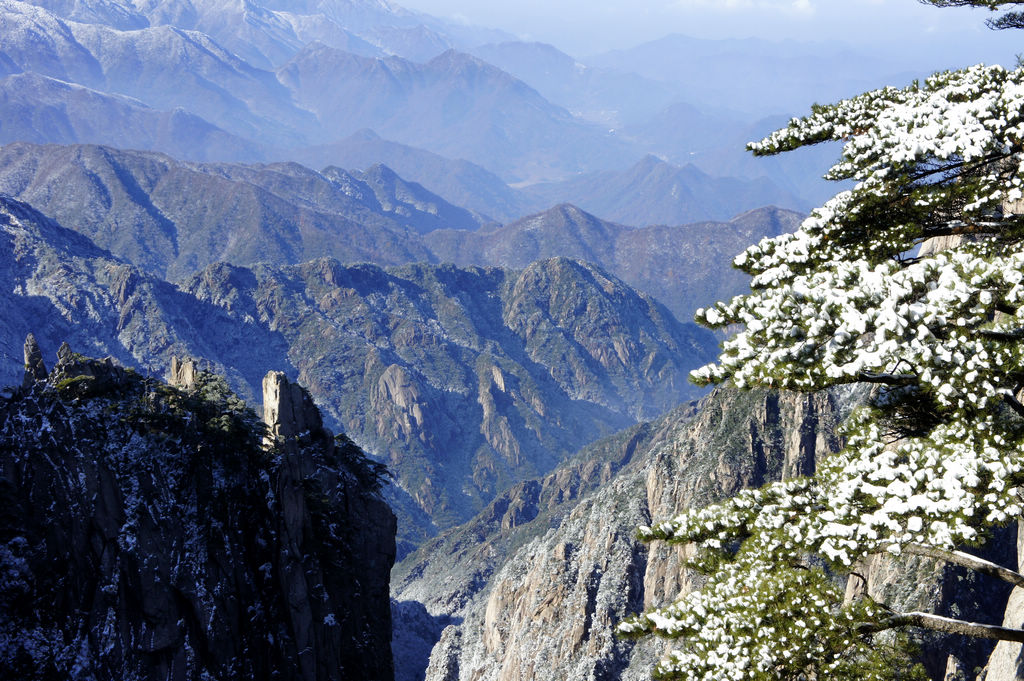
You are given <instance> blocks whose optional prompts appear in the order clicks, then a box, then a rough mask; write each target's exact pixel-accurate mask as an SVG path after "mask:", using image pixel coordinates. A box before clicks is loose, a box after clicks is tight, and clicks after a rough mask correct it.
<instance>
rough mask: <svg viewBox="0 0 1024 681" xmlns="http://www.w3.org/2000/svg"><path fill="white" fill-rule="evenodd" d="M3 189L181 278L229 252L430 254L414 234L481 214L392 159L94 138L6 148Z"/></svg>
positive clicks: (232, 255) (465, 224)
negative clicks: (248, 154)
mask: <svg viewBox="0 0 1024 681" xmlns="http://www.w3.org/2000/svg"><path fill="white" fill-rule="evenodd" d="M367 180H369V182H368V181H367ZM69 188H74V191H73V192H72V193H71V194H70V195H69V194H68V189H69ZM0 192H4V193H6V194H9V195H11V196H14V197H16V198H20V199H21V200H23V201H26V202H29V203H32V204H33V205H34V206H36V207H38V208H39V209H40V210H42V211H44V212H45V213H47V214H48V215H50V216H51V217H53V218H54V219H56V220H58V221H59V222H60V223H61V224H64V225H68V226H70V227H72V228H74V229H75V230H77V231H80V232H82V233H83V234H85V235H86V236H88V237H89V238H91V239H93V240H94V241H96V243H97V244H99V245H100V246H102V247H104V248H108V249H110V250H111V251H112V252H113V253H115V254H117V255H119V256H121V257H123V258H126V259H128V260H130V261H132V262H134V263H136V264H138V265H139V266H142V267H146V268H147V269H150V270H151V271H153V272H155V273H157V274H159V275H161V276H167V277H170V278H172V279H175V278H179V277H181V276H184V275H187V274H191V273H193V272H195V271H198V270H200V269H202V268H203V267H205V266H207V265H209V264H211V263H213V262H216V261H218V260H226V261H229V262H235V263H238V264H251V263H255V262H261V261H265V262H277V263H296V262H301V261H303V260H308V259H311V258H314V257H319V256H322V255H325V254H328V255H333V256H335V257H338V258H340V259H342V260H346V261H350V262H351V261H356V262H358V261H366V260H369V261H375V262H382V263H384V264H396V263H401V262H410V261H415V260H430V259H431V255H430V252H429V251H428V250H427V249H426V248H425V247H424V246H422V245H421V244H419V243H418V242H417V240H416V239H415V238H413V239H409V238H408V236H409V234H410V233H412V234H418V233H420V232H423V231H428V230H430V229H434V228H437V227H438V226H441V225H443V226H445V227H455V228H461V229H470V228H474V227H476V226H479V224H480V219H479V218H476V217H474V216H473V215H472V214H471V213H469V212H468V211H465V210H463V209H460V208H456V207H455V206H452V205H450V204H448V203H447V202H445V201H444V200H443V199H441V198H439V197H437V196H433V195H431V194H429V193H428V192H426V190H423V189H422V188H421V187H420V188H417V187H416V186H415V185H411V184H408V183H405V182H404V181H402V180H401V179H400V178H397V177H396V176H394V174H393V173H390V172H389V171H386V170H384V169H383V168H377V169H376V170H372V171H371V172H370V173H369V174H360V175H353V174H350V173H347V172H345V171H343V170H340V169H336V168H335V169H330V170H329V171H328V172H326V173H325V174H321V173H316V172H314V171H312V170H309V169H307V168H304V167H302V166H300V165H298V164H294V163H292V164H271V165H235V164H196V163H185V162H181V161H176V160H174V159H172V158H170V157H168V156H164V155H162V154H156V153H152V152H133V151H122V150H117V149H111V148H109V147H98V146H89V145H85V146H70V147H60V146H36V145H28V144H9V145H5V146H3V147H0Z"/></svg>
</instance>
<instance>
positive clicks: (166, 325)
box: [0, 197, 715, 551]
mask: <svg viewBox="0 0 1024 681" xmlns="http://www.w3.org/2000/svg"><path fill="white" fill-rule="evenodd" d="M0 205H2V207H3V211H2V212H3V215H4V231H3V236H4V238H5V240H6V241H7V245H6V247H5V249H4V252H5V253H7V254H8V256H7V257H8V262H7V263H6V264H5V265H4V267H3V272H4V275H5V277H6V279H7V281H6V284H5V286H4V291H5V292H7V293H5V296H6V297H7V300H6V302H5V303H4V305H3V308H4V310H5V311H6V312H5V316H6V317H7V318H6V319H4V322H5V323H4V325H3V330H4V334H5V337H4V338H3V339H2V345H3V347H4V348H7V350H5V353H7V354H8V355H12V354H13V352H14V350H13V348H15V347H16V343H17V338H18V336H22V337H23V336H24V335H25V334H27V333H29V332H35V333H36V335H37V337H38V338H39V343H40V345H41V346H42V347H43V348H44V349H47V348H52V347H53V346H54V344H55V343H57V342H58V339H64V340H67V339H69V340H71V341H72V342H75V343H76V344H78V346H79V347H82V348H83V349H86V350H88V351H89V352H92V353H95V354H105V355H112V356H113V357H115V358H117V359H118V360H119V361H121V362H122V363H124V364H126V365H128V366H139V367H141V368H150V369H152V368H157V367H163V366H166V365H167V364H168V363H169V361H170V358H171V357H172V356H195V357H202V358H204V359H205V360H206V361H208V362H210V363H211V366H212V367H215V368H217V369H218V370H219V371H220V372H222V373H224V374H225V375H227V377H228V379H229V380H230V381H231V382H232V384H233V385H235V386H236V388H237V389H238V390H239V391H240V392H241V394H242V395H243V396H253V395H259V380H260V377H261V376H262V374H263V373H265V371H266V370H267V367H268V366H274V367H278V368H280V369H282V370H285V371H287V372H290V373H291V375H292V376H296V377H298V379H299V380H300V381H301V382H302V383H303V384H304V385H306V386H308V387H309V389H310V392H311V394H312V395H313V396H314V398H315V399H316V400H317V401H318V403H319V404H321V405H322V407H323V409H324V412H325V415H326V417H327V418H328V421H329V422H330V423H331V424H334V425H337V426H341V427H343V428H344V430H345V432H347V433H350V434H351V436H352V437H353V438H354V439H355V440H356V441H357V442H359V443H360V444H362V445H363V446H364V447H366V449H367V451H369V452H371V453H372V454H374V455H375V456H377V457H379V458H380V459H382V460H385V461H387V462H389V464H390V465H391V466H392V468H393V470H394V471H395V473H396V476H397V483H398V484H397V486H396V487H394V488H393V495H394V498H393V502H394V504H395V506H396V510H397V511H398V512H399V513H400V516H401V517H402V520H403V522H402V530H401V532H400V538H401V539H402V542H403V544H402V546H403V551H407V550H409V549H410V548H412V547H413V546H415V545H416V544H418V543H419V542H420V541H422V540H423V539H424V538H426V537H428V536H430V535H431V534H433V533H434V532H436V530H437V528H444V527H450V526H451V525H453V524H455V523H457V522H461V521H463V520H465V519H468V518H469V517H470V516H471V515H472V514H473V513H475V512H476V511H477V510H479V508H481V507H482V506H483V505H484V504H486V503H488V502H489V500H490V499H491V498H492V497H493V496H494V495H495V494H497V493H498V492H499V491H501V490H502V489H504V488H505V487H507V486H508V485H509V484H512V483H514V482H515V481H517V480H519V479H522V478H523V477H527V476H530V475H536V474H538V473H543V472H544V471H546V470H549V469H550V468H551V467H552V466H554V465H556V464H557V463H558V462H559V461H561V460H562V459H564V458H565V457H567V456H569V455H570V454H572V453H573V452H574V451H576V450H577V449H578V448H579V447H581V446H583V445H584V444H586V443H587V442H589V441H590V440H592V439H593V438H594V437H596V436H598V435H600V434H602V433H610V432H612V431H614V430H617V429H619V428H621V427H624V426H625V425H628V424H629V423H631V422H633V421H635V420H636V419H639V418H645V417H647V416H650V415H653V414H656V413H659V412H661V411H664V410H665V409H667V408H669V407H671V406H672V405H673V404H675V403H677V402H678V401H680V400H683V399H685V398H687V397H690V396H693V395H694V394H695V392H694V390H695V389H694V388H693V387H692V386H689V385H688V384H687V382H686V375H687V373H688V371H689V370H690V369H693V368H695V367H696V366H699V365H700V364H702V363H704V362H706V361H707V360H708V359H709V358H710V356H711V353H712V352H713V347H714V345H715V342H714V340H713V338H712V337H711V336H710V334H708V333H707V332H705V331H703V330H700V329H698V328H696V327H694V326H693V325H692V324H681V323H680V322H678V321H676V319H675V318H674V316H673V315H672V314H671V313H670V312H669V311H668V310H667V309H666V308H665V307H664V306H662V305H660V304H658V303H657V302H655V301H654V300H653V299H651V298H649V297H646V296H644V295H643V294H640V293H638V292H637V291H635V290H633V289H631V288H630V287H628V286H627V285H626V284H625V283H623V282H621V281H619V280H617V279H615V278H614V277H613V276H612V275H610V274H608V273H606V272H603V271H602V270H600V269H598V268H596V267H595V266H593V265H589V264H585V263H582V262H580V261H575V260H569V259H565V258H554V259H549V260H540V261H538V262H535V263H533V264H531V265H529V266H528V267H526V268H525V269H522V270H506V269H498V268H489V269H481V268H477V267H468V268H458V267H455V266H451V265H445V266H436V265H408V266H404V267H402V268H398V269H387V270H385V269H381V268H380V267H378V266H375V265H342V264H341V263H340V262H338V261H337V260H333V259H326V258H320V259H317V260H313V261H309V262H306V263H304V264H301V265H282V266H275V265H267V264H262V265H255V266H253V267H251V268H243V267H239V266H233V265H227V264H223V263H217V264H213V265H210V266H208V267H206V268H205V269H203V270H202V271H200V272H198V273H197V274H195V275H192V276H191V277H188V278H186V279H184V280H183V281H182V282H180V283H179V284H178V285H177V286H175V285H172V284H170V283H167V282H166V281H164V280H162V279H160V278H159V277H157V276H155V275H153V274H150V273H147V272H145V271H141V270H140V269H139V268H137V267H136V266H135V265H132V264H130V263H128V262H126V261H124V260H121V259H119V258H117V257H116V256H114V255H113V254H111V253H110V252H108V251H104V250H102V249H101V248H99V247H97V246H96V245H94V244H93V243H92V242H91V241H89V240H88V239H87V238H85V237H84V236H82V235H81V234H79V233H76V232H72V231H70V230H66V229H64V228H63V227H61V226H60V225H58V224H56V223H55V222H53V221H52V220H50V219H48V218H45V217H44V216H42V215H41V214H39V213H38V212H36V211H34V210H33V209H31V208H30V207H28V206H27V205H25V204H23V203H19V202H15V201H13V200H10V199H3V198H2V197H0ZM10 378H13V377H10ZM9 380H10V379H9Z"/></svg>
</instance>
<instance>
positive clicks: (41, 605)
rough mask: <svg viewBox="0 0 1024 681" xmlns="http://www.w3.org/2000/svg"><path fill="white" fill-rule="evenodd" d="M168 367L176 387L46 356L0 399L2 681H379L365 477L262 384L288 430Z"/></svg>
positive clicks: (373, 544) (383, 667) (377, 525)
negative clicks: (7, 679)
mask: <svg viewBox="0 0 1024 681" xmlns="http://www.w3.org/2000/svg"><path fill="white" fill-rule="evenodd" d="M31 345H32V344H31V343H27V344H26V351H28V352H31ZM190 366H191V367H192V368H190V369H185V367H190ZM176 369H177V371H176V372H175V378H176V383H177V384H178V385H179V386H180V387H174V386H169V385H166V384H164V383H162V382H160V381H157V380H154V379H147V378H143V377H141V376H140V375H139V374H137V373H135V372H134V371H132V370H126V369H124V368H122V367H120V366H118V365H116V364H115V363H114V362H112V361H111V360H109V359H108V360H104V361H97V360H90V359H87V358H85V357H83V356H81V355H78V354H76V353H74V352H72V351H71V350H70V349H69V348H68V347H67V346H63V347H62V348H61V351H60V353H59V355H58V359H57V362H56V364H55V365H54V368H53V370H52V371H51V372H50V373H49V375H48V376H47V377H46V378H45V379H42V380H33V381H32V382H31V384H26V385H25V386H24V387H21V388H16V389H13V390H12V391H10V392H8V394H7V395H6V396H4V397H2V398H0V507H2V509H3V511H2V514H0V566H2V570H0V575H2V577H0V604H2V607H0V668H2V669H4V670H5V674H10V675H12V676H11V678H22V679H36V678H38V679H43V678H47V679H48V678H117V679H128V680H134V679H139V680H141V679H153V680H156V679H161V680H164V679H175V680H177V679H183V680H184V679H199V678H274V677H275V676H279V675H280V676H283V677H286V678H293V679H302V680H303V681H328V680H330V679H339V680H340V679H353V678H359V679H367V680H373V679H379V680H385V681H387V680H390V679H391V678H392V677H393V672H392V665H391V656H390V654H389V651H390V638H391V631H390V629H391V627H390V609H389V598H388V572H389V570H390V567H391V563H392V562H393V559H394V555H395V544H394V533H395V520H394V516H393V515H392V514H391V512H390V510H389V509H388V507H387V505H386V504H385V503H384V501H383V500H382V499H381V497H380V493H379V490H380V485H381V482H382V481H381V479H380V476H381V475H382V471H381V469H380V467H379V466H377V465H375V464H372V463H371V462H370V461H368V460H367V459H366V458H365V457H364V455H363V454H362V452H361V451H359V450H358V448H356V447H355V446H354V445H353V444H352V443H351V442H350V441H348V440H347V439H346V438H344V437H343V436H340V437H338V438H335V437H333V436H332V435H331V433H330V432H329V431H326V430H325V429H323V428H322V426H318V424H319V415H318V414H316V413H315V407H314V408H313V410H312V411H305V410H306V408H307V407H308V406H309V405H310V404H311V402H310V400H309V397H308V394H306V393H305V391H303V390H302V389H301V388H299V387H298V386H295V385H294V384H291V383H289V382H287V381H286V380H282V378H281V376H280V375H272V376H271V377H268V383H270V384H272V385H273V386H274V387H275V388H277V389H279V390H278V395H279V398H278V401H277V405H276V406H277V409H276V411H275V412H273V413H276V414H284V413H288V414H296V413H301V414H303V415H304V417H305V418H306V419H307V421H306V422H305V425H308V426H309V427H307V428H305V429H303V430H302V431H301V432H297V433H296V432H293V431H294V425H295V422H294V421H293V420H291V421H282V420H281V419H280V418H276V417H274V416H273V415H272V416H271V417H270V418H269V419H268V420H267V422H266V423H265V424H264V423H261V422H260V421H259V420H258V418H257V417H256V415H255V413H253V412H252V411H251V410H249V409H247V408H246V407H245V405H244V403H242V402H241V401H240V400H238V398H236V397H235V396H234V395H233V394H232V393H231V392H230V391H229V390H228V389H227V387H226V385H225V384H224V382H223V381H222V380H220V379H218V378H216V377H215V376H213V375H212V374H209V373H206V372H201V371H200V372H197V371H195V370H194V366H193V365H191V363H190V362H182V363H177V365H176ZM31 371H32V368H30V369H29V370H28V371H27V372H26V373H27V375H32V376H33V378H34V374H32V373H31ZM183 378H186V379H187V380H182V379H183ZM264 433H266V434H267V435H266V438H267V439H266V441H265V440H264Z"/></svg>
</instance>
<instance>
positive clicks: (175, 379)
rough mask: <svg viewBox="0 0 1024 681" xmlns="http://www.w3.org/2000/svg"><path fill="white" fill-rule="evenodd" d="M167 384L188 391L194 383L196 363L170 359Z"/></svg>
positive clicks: (175, 358) (187, 360)
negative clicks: (169, 373)
mask: <svg viewBox="0 0 1024 681" xmlns="http://www.w3.org/2000/svg"><path fill="white" fill-rule="evenodd" d="M168 383H170V384H171V385H173V386H174V387H175V388H180V389H181V390H188V389H189V388H191V387H192V386H194V385H195V383H196V363H195V362H194V361H193V360H191V359H188V358H186V359H182V360H179V359H178V358H177V357H171V375H170V377H169V379H168Z"/></svg>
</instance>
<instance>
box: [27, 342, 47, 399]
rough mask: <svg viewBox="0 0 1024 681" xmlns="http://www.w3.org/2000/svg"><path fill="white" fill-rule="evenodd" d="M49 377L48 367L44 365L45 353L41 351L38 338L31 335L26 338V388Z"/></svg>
mask: <svg viewBox="0 0 1024 681" xmlns="http://www.w3.org/2000/svg"><path fill="white" fill-rule="evenodd" d="M46 377H47V371H46V365H45V364H44V363H43V353H42V352H41V351H40V350H39V344H38V343H37V342H36V337H35V336H34V335H32V334H31V333H30V334H29V335H28V336H27V337H26V338H25V381H24V385H25V386H26V387H28V386H30V385H32V384H33V383H35V382H37V381H45V380H46Z"/></svg>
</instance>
